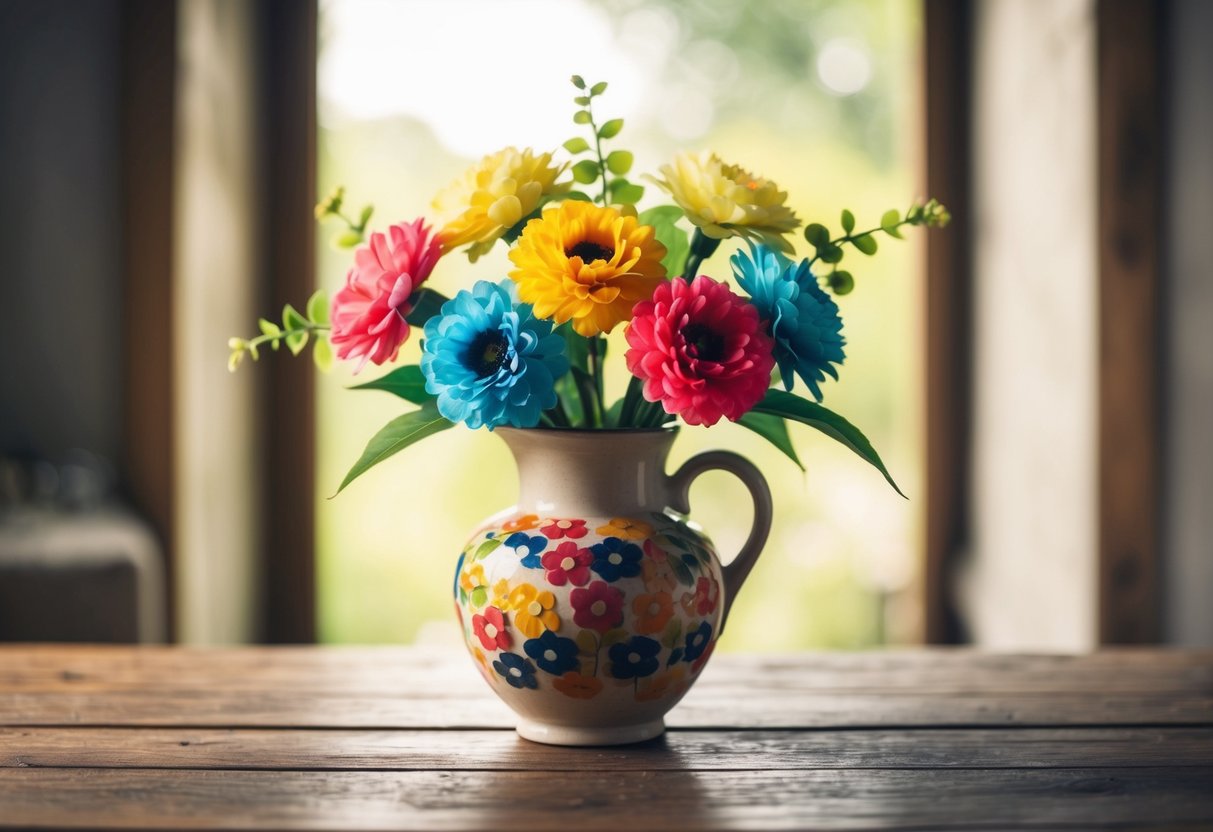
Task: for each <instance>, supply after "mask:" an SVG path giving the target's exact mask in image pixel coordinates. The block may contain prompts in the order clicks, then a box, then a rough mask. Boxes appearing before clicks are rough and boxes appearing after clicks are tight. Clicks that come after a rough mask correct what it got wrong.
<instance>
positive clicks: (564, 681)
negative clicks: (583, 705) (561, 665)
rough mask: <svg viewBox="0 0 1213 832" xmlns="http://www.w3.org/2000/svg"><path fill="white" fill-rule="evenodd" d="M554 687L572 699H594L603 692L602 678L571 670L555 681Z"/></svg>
mask: <svg viewBox="0 0 1213 832" xmlns="http://www.w3.org/2000/svg"><path fill="white" fill-rule="evenodd" d="M552 687H554V688H556V690H558V691H560V692H561V693H563V694H564V695H565V696H568V697H570V698H572V699H593V698H594V697H595V696H597V695H598V694H599V693H601V692H602V680H601V679H595V678H594V677H593V676H583V675H582V674H580V673H577V672H576V671H572V670H570V671H569V672H568V673H566V674H564V675H563V676H561V677H560V678H559V679H556V680H555V681H553V682H552Z"/></svg>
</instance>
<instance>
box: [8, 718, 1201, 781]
mask: <svg viewBox="0 0 1213 832" xmlns="http://www.w3.org/2000/svg"><path fill="white" fill-rule="evenodd" d="M1147 763H1148V764H1150V765H1160V766H1167V767H1178V766H1205V767H1208V766H1213V728H1080V729H1073V728H1071V729H1057V728H1028V729H1023V730H1016V731H1006V730H965V729H956V730H931V729H925V730H916V731H889V730H880V731H792V732H789V731H735V730H726V731H694V730H678V731H670V732H669V733H667V734H666V735H665V736H664V737H662V738H660V739H658V740H655V741H653V742H649V743H644V744H642V745H639V746H631V747H623V748H592V749H584V748H553V747H548V746H542V745H538V744H536V743H532V742H527V741H526V740H523V739H521V738H519V737H518V736H517V735H516V734H515V733H514V732H513V731H506V730H495V731H414V730H400V731H382V730H370V731H357V730H306V731H300V730H292V729H272V730H257V729H167V728H0V768H165V769H167V768H173V769H219V768H226V769H267V770H274V769H282V770H288V769H289V770H299V771H307V770H329V771H344V770H348V771H360V770H381V771H496V770H499V769H506V770H509V771H569V772H573V771H576V772H600V771H716V770H731V771H764V770H771V769H783V770H807V769H853V768H880V769H901V768H907V769H932V768H939V769H943V768H949V769H959V768H1134V767H1142V766H1145V765H1146V764H1147Z"/></svg>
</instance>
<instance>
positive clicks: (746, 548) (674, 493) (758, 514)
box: [670, 451, 773, 633]
mask: <svg viewBox="0 0 1213 832" xmlns="http://www.w3.org/2000/svg"><path fill="white" fill-rule="evenodd" d="M714 470H721V471H728V472H729V473H730V474H733V475H734V476H736V477H737V478H738V479H739V480H741V482H742V483H743V484H744V485H745V487H746V488H747V489H749V492H750V497H751V498H753V500H754V525H753V526H751V527H750V536H749V537H747V538H746V541H745V544H744V545H742V547H741V551H740V552H738V553H737V556H736V557H735V558H733V559H732V560H731V561H729V563H728V565H723V564H722V566H721V569H722V572H723V575H724V611H723V612H722V613H721V616H720V632H721V633H723V632H724V625H725V622H726V621H727V620H728V617H729V610H730V609H731V608H732V606H733V599H734V598H736V597H737V593H738V591H739V590H740V589H741V585H742V584H743V583H745V579H746V578H747V577H748V576H749V574H750V570H751V569H753V568H754V563H755V562H756V561H757V560H758V556H759V555H760V554H761V553H762V547H763V546H764V545H765V544H766V542H767V537H768V536H769V535H770V534H771V518H772V515H773V511H772V508H771V489H770V486H768V485H767V481H766V479H764V478H763V476H762V472H761V471H759V470H758V467H757V466H756V465H754V463H752V462H750V461H749V460H748V459H746V458H745V457H743V456H741V455H740V454H735V453H733V452H731V451H707V452H705V453H701V454H696V455H695V456H693V457H691V458H690V459H688V460H687V461H686V462H685V463H683V465H682V467H681V468H679V469H678V470H677V471H675V472H674V474H673V475H672V476H671V477H670V487H671V494H670V507H671V508H673V509H674V510H675V511H680V512H682V513H683V514H690V512H691V502H690V496H691V483H693V482H694V481H695V479H696V478H697V477H698V476H699V475H700V474H703V473H705V472H707V471H714Z"/></svg>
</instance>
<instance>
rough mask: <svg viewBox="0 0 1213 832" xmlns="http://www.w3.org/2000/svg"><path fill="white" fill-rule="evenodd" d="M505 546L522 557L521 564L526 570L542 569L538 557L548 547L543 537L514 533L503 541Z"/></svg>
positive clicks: (546, 540)
mask: <svg viewBox="0 0 1213 832" xmlns="http://www.w3.org/2000/svg"><path fill="white" fill-rule="evenodd" d="M505 545H506V546H509V547H510V548H512V549H513V550H514V551H515V553H517V554H519V555H521V556H522V561H521V563H522V565H523V566H525V567H526V568H527V569H542V568H543V563H542V562H541V561H540V559H539V556H540V555H541V554H543V550H544V549H546V548H547V545H548V539H547V538H546V537H544V536H543V535H541V534H537V535H535V536H534V537H532V536H530V535H528V534H527V533H526V532H514V533H513V534H512V535H510V536H509V537H507V538H506V539H505Z"/></svg>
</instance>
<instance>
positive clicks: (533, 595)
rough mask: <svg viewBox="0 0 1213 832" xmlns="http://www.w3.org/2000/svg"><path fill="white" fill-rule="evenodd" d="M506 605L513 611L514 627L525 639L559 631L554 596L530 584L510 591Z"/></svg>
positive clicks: (558, 618) (558, 619)
mask: <svg viewBox="0 0 1213 832" xmlns="http://www.w3.org/2000/svg"><path fill="white" fill-rule="evenodd" d="M506 604H507V605H508V606H509V608H510V609H512V610H514V611H515V614H514V626H515V627H517V628H518V629H519V630H521V631H522V634H523V635H524V636H526V637H527V638H538V637H539V636H540V634H542V633H543V631H544V630H552V631H556V630H559V629H560V616H558V615H557V614H556V613H555V612H554V611H553V609H552V608H553V607H555V606H556V596H555V595H553V594H552V593H551V592H548V591H547V590H538V589H536V588H535V587H534V586H532V585H531V584H519V585H518V586H516V587H514V588H513V589H512V590H510V594H509V597H508V598H507V599H506Z"/></svg>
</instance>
